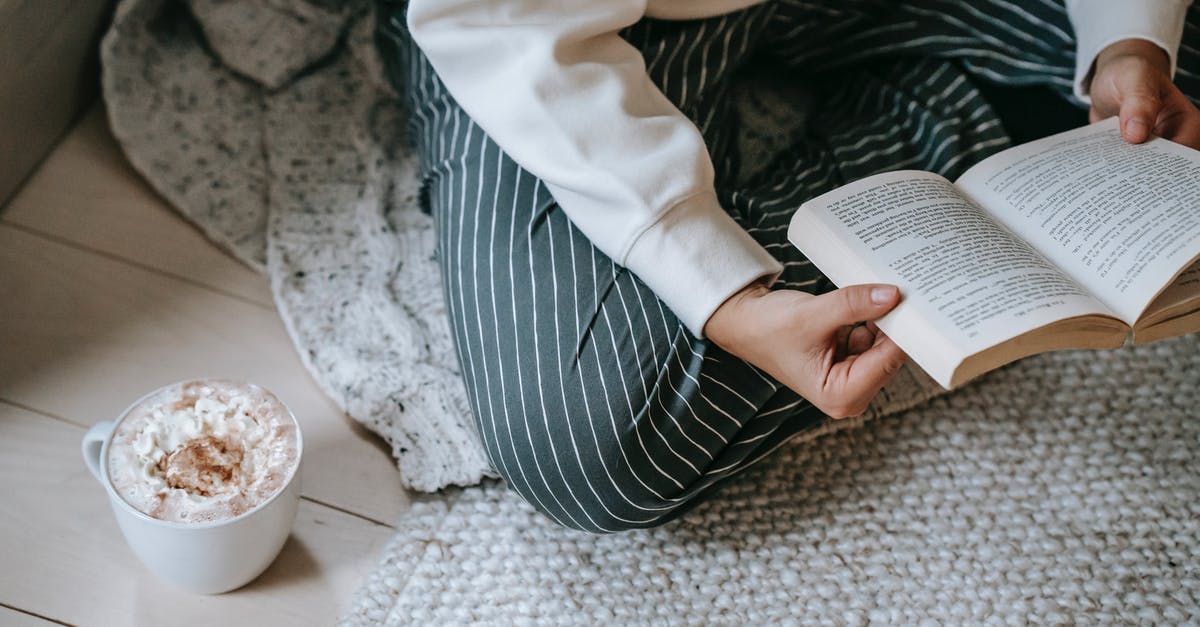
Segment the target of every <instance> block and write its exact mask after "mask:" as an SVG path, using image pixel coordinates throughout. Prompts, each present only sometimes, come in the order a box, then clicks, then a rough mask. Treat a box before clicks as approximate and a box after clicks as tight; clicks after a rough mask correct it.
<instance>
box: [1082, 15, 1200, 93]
mask: <svg viewBox="0 0 1200 627" xmlns="http://www.w3.org/2000/svg"><path fill="white" fill-rule="evenodd" d="M1078 4H1079V5H1080V7H1079V10H1078V11H1076V12H1074V14H1073V15H1072V17H1073V18H1074V22H1075V23H1074V24H1073V26H1074V27H1075V37H1076V40H1077V44H1076V49H1075V96H1076V97H1078V98H1079V99H1080V100H1082V101H1083V102H1085V103H1088V104H1091V102H1092V99H1091V97H1090V96H1089V94H1088V90H1089V89H1090V87H1091V81H1092V70H1093V66H1094V65H1095V63H1096V57H1097V56H1099V55H1100V52H1101V51H1103V50H1104V49H1105V48H1107V47H1108V46H1110V45H1112V44H1115V43H1117V42H1118V41H1121V40H1122V39H1143V40H1145V41H1148V42H1150V43H1152V44H1155V45H1156V46H1158V47H1159V48H1162V49H1163V50H1164V51H1165V52H1166V53H1167V56H1168V57H1170V58H1171V78H1175V63H1176V59H1177V58H1178V56H1179V42H1180V41H1181V40H1182V39H1183V23H1184V19H1185V17H1186V15H1187V8H1188V2H1182V1H1180V0H1143V1H1142V2H1132V1H1131V0H1088V2H1087V3H1086V5H1084V4H1083V3H1078Z"/></svg>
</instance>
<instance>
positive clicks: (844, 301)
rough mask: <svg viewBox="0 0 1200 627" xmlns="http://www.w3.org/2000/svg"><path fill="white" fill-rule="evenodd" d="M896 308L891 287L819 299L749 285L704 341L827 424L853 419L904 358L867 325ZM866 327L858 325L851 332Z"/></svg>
mask: <svg viewBox="0 0 1200 627" xmlns="http://www.w3.org/2000/svg"><path fill="white" fill-rule="evenodd" d="M899 302H900V292H899V290H898V289H897V288H896V287H895V286H894V285H882V284H870V285H852V286H848V287H844V288H842V289H839V290H835V291H832V292H828V293H825V294H821V295H813V294H809V293H806V292H799V291H794V290H774V291H772V290H768V289H767V288H766V286H764V285H762V284H760V283H754V284H751V285H750V286H748V287H746V288H744V289H742V291H740V292H738V293H736V294H734V295H733V296H731V297H729V299H727V300H726V301H725V302H724V303H722V304H721V306H720V307H718V308H717V310H716V311H715V312H713V315H712V316H711V317H710V318H709V319H708V322H707V323H706V324H705V325H704V334H705V336H707V337H708V338H709V339H710V340H711V341H713V342H714V343H716V345H717V346H720V347H721V348H723V349H724V350H726V351H727V352H729V353H730V354H732V355H734V356H737V357H740V358H742V359H745V360H746V361H748V362H750V363H752V364H754V365H755V366H758V367H759V368H761V369H762V370H763V371H765V372H767V373H768V374H770V375H771V376H772V377H775V379H776V380H777V381H779V382H780V383H783V384H784V385H786V386H788V387H789V388H791V389H792V390H794V391H795V392H796V393H797V394H799V395H801V396H803V397H804V398H806V399H808V401H809V402H811V403H812V404H813V405H815V406H816V407H817V408H818V409H820V410H821V411H823V412H825V413H826V414H828V415H830V416H831V417H833V418H845V417H849V416H856V415H858V414H861V413H862V412H863V411H865V410H866V408H867V404H868V403H870V402H871V399H872V398H874V397H875V394H876V393H878V392H879V389H880V388H882V387H883V385H884V384H885V383H887V382H888V381H889V380H890V379H891V378H892V376H893V375H895V374H896V373H897V372H898V371H899V370H900V367H901V366H902V365H903V364H904V362H905V360H906V359H907V356H906V355H905V354H904V351H902V350H900V347H899V346H896V343H895V342H893V341H892V340H891V339H890V338H888V337H887V336H886V335H884V333H883V331H880V330H879V329H878V328H877V327H876V326H875V325H874V324H872V322H873V321H874V320H877V319H879V318H880V317H881V316H883V315H884V314H886V313H887V312H889V311H891V310H892V309H893V308H894V307H895V306H896V304H897V303H899ZM861 322H866V323H867V324H866V325H863V326H856V325H858V323H861Z"/></svg>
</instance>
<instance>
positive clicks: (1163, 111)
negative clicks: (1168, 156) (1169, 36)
mask: <svg viewBox="0 0 1200 627" xmlns="http://www.w3.org/2000/svg"><path fill="white" fill-rule="evenodd" d="M1090 92H1091V96H1092V110H1091V113H1090V114H1089V117H1090V118H1091V121H1092V122H1098V121H1100V120H1103V119H1104V118H1108V117H1112V116H1114V115H1119V116H1120V118H1121V135H1122V136H1124V137H1125V139H1126V140H1128V141H1129V142H1132V143H1134V144H1140V143H1142V142H1144V141H1146V139H1147V138H1148V137H1149V136H1150V134H1151V133H1154V134H1155V135H1158V136H1160V137H1165V138H1167V139H1169V140H1171V141H1173V142H1178V143H1180V144H1183V145H1185V146H1191V147H1192V148H1196V149H1200V110H1198V109H1196V106H1195V105H1193V104H1192V103H1191V101H1190V100H1188V98H1187V96H1184V95H1183V92H1181V91H1179V88H1178V87H1176V86H1175V84H1174V83H1172V82H1171V59H1170V58H1169V57H1168V56H1167V53H1166V52H1164V51H1163V49H1162V48H1159V47H1158V46H1157V45H1155V44H1153V43H1150V42H1148V41H1144V40H1141V39H1125V40H1122V41H1118V42H1117V43H1115V44H1112V45H1110V46H1108V47H1107V48H1105V49H1104V50H1103V51H1102V52H1101V53H1100V54H1099V55H1098V56H1097V57H1096V69H1095V72H1094V74H1093V75H1092V83H1091V89H1090Z"/></svg>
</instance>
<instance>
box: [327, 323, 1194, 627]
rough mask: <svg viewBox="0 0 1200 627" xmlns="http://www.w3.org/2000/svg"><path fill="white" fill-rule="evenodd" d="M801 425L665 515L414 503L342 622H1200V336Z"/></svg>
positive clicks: (1022, 370)
mask: <svg viewBox="0 0 1200 627" xmlns="http://www.w3.org/2000/svg"><path fill="white" fill-rule="evenodd" d="M845 426H849V424H847V423H835V428H837V429H839V430H838V431H837V432H836V433H832V434H827V435H825V436H823V437H820V438H817V439H815V440H808V441H803V442H797V441H795V440H793V441H792V442H789V443H788V444H785V445H784V446H783V447H782V448H781V449H780V450H779V451H777V452H776V454H774V455H772V456H770V457H767V458H766V459H764V460H763V461H762V462H760V463H759V464H758V465H756V466H754V467H752V468H751V469H749V470H748V471H747V472H746V473H744V474H742V475H740V476H739V477H737V478H735V479H734V480H733V481H732V483H730V484H728V485H727V486H726V488H725V489H724V490H723V491H722V492H720V493H718V495H717V497H716V498H715V499H714V500H711V501H709V502H707V503H705V504H703V505H701V506H699V507H698V508H697V509H696V510H694V511H692V512H691V513H689V514H688V515H687V516H685V517H683V518H682V519H680V520H678V521H676V522H674V523H671V524H669V525H667V526H666V527H663V528H659V529H655V530H650V531H637V532H632V533H625V534H620V535H612V536H593V535H587V534H584V533H581V532H575V531H568V530H565V529H562V528H559V527H556V526H555V525H554V524H553V523H551V522H549V521H548V520H547V519H545V518H543V517H542V516H540V515H539V514H537V513H535V512H534V511H533V509H532V508H530V507H528V506H527V505H526V504H525V503H524V502H522V501H521V500H520V499H519V498H517V497H515V496H514V495H512V494H511V493H509V492H507V491H506V489H505V488H504V487H503V486H502V485H500V484H497V483H494V482H488V483H486V484H485V486H484V487H482V488H474V489H469V490H462V491H457V492H458V493H457V495H456V497H455V498H454V499H453V500H445V499H441V500H436V501H424V502H419V503H417V504H415V505H414V506H413V508H412V510H411V512H409V513H408V514H407V515H405V516H404V517H403V518H402V519H401V520H400V521H398V526H397V528H398V532H397V535H396V537H395V538H394V539H393V540H392V541H391V543H390V545H389V546H388V547H387V548H386V549H385V551H384V557H383V559H382V560H381V562H380V563H379V565H378V567H377V568H376V570H375V572H374V573H373V574H372V575H371V576H370V578H369V580H368V581H367V583H366V584H365V585H364V586H363V587H362V589H360V590H359V592H358V594H357V595H356V597H355V598H354V600H353V602H352V605H351V607H350V608H349V610H348V612H347V614H346V615H345V617H344V619H343V622H344V623H345V624H347V625H357V624H376V623H386V624H392V625H410V624H411V625H459V624H466V623H483V624H493V625H627V624H629V625H632V624H638V625H641V624H650V625H760V624H831V625H866V624H869V623H870V624H903V625H915V624H959V625H964V624H965V625H985V624H986V625H993V624H995V625H999V624H1005V625H1014V624H1016V625H1021V624H1030V623H1032V624H1055V625H1073V624H1082V625H1111V624H1146V625H1167V624H1169V625H1179V624H1198V623H1200V337H1198V336H1191V337H1186V338H1181V339H1176V340H1170V341H1166V342H1163V343H1161V344H1158V345H1151V346H1146V347H1141V348H1136V349H1123V350H1118V351H1111V352H1101V353H1092V352H1065V353H1057V354H1050V355H1043V356H1039V357H1035V358H1031V359H1027V360H1025V361H1023V362H1021V363H1018V364H1015V365H1013V366H1010V367H1008V368H1005V369H1003V370H1000V371H998V372H994V373H992V374H990V375H988V376H986V377H984V378H983V379H982V380H980V381H978V382H976V383H974V384H971V385H969V386H968V387H966V388H964V389H963V390H961V391H959V392H956V393H954V394H951V395H947V396H943V397H941V398H938V399H935V400H934V401H932V402H931V403H928V404H926V405H924V406H922V407H920V408H917V409H914V410H912V411H909V412H906V413H903V414H900V415H898V416H892V417H888V418H884V419H882V420H873V421H870V422H869V423H867V424H865V425H862V426H861V427H859V428H854V429H845V428H843V427H845Z"/></svg>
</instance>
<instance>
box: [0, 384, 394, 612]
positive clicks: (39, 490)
mask: <svg viewBox="0 0 1200 627" xmlns="http://www.w3.org/2000/svg"><path fill="white" fill-rule="evenodd" d="M83 434H84V429H83V428H82V427H78V426H75V425H71V424H68V423H65V422H61V421H57V420H54V419H51V418H47V417H45V416H40V415H37V414H33V413H31V412H27V411H24V410H22V409H19V408H16V407H13V406H11V405H8V404H5V403H0V483H2V484H3V485H5V486H6V489H5V497H6V498H5V501H6V502H5V506H4V507H3V508H0V553H2V554H3V555H4V568H3V569H0V602H3V603H5V604H7V605H10V606H13V607H19V608H21V609H25V610H28V611H31V612H35V613H37V614H41V615H43V616H47V617H50V618H54V619H56V620H62V621H66V622H70V623H78V624H89V625H121V624H143V625H174V624H184V623H186V624H195V625H220V624H245V625H289V624H290V625H300V624H306V625H318V624H320V625H326V624H331V623H332V622H333V620H334V618H335V617H336V616H337V614H338V613H339V612H340V611H341V610H342V609H344V605H345V604H346V603H347V602H348V601H349V599H350V597H351V594H352V593H353V591H354V589H355V587H356V586H357V585H358V584H359V583H360V581H361V578H362V577H363V576H365V575H366V573H367V571H368V569H369V568H370V567H371V565H372V564H373V563H374V561H375V560H376V559H377V558H378V555H379V552H380V551H381V550H382V547H383V544H384V543H385V542H386V541H387V538H388V536H389V535H390V532H391V530H390V529H389V528H387V527H383V526H380V525H376V524H373V523H370V522H367V521H364V520H362V519H360V518H357V517H354V516H350V515H348V514H343V513H341V512H338V511H336V510H332V509H329V508H326V507H323V506H321V505H316V504H313V503H310V502H307V501H301V503H300V512H299V515H298V517H297V520H296V524H295V526H294V527H293V530H292V536H291V538H289V540H288V543H287V544H286V545H284V549H283V552H282V553H281V554H280V557H279V559H278V560H276V562H275V563H274V564H273V565H272V566H271V567H270V568H269V569H268V570H267V571H266V572H265V573H264V574H263V575H262V576H261V577H259V578H258V579H256V580H255V581H253V582H251V583H250V584H249V585H248V586H246V587H244V588H241V589H239V590H236V591H234V592H231V593H228V594H223V595H218V596H201V595H194V594H190V593H187V592H183V591H181V590H178V589H176V588H174V587H172V586H171V585H170V584H167V583H165V582H162V581H160V580H158V579H157V578H156V577H155V576H154V575H152V574H151V573H150V572H149V571H148V570H146V568H145V567H144V566H142V564H141V562H139V561H138V559H137V557H136V556H134V554H133V552H132V551H131V550H130V549H129V547H128V546H127V545H126V544H125V541H124V538H123V537H122V536H121V533H120V530H119V529H118V527H117V524H116V521H115V520H114V518H113V515H112V512H111V510H110V509H109V502H108V497H107V496H106V494H105V492H104V490H103V489H102V488H101V487H100V485H99V484H98V483H96V481H95V479H94V478H93V477H92V475H91V474H90V473H89V472H88V470H87V468H86V467H85V466H84V464H83V460H82V459H81V457H80V453H79V442H80V439H81V438H82V437H83Z"/></svg>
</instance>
